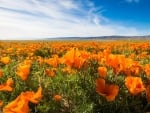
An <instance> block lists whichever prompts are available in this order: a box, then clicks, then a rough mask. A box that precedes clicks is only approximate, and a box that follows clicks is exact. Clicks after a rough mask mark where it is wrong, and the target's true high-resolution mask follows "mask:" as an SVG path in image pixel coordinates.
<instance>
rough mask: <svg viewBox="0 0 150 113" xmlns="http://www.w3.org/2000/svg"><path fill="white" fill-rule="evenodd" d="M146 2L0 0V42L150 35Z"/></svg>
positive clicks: (128, 0)
mask: <svg viewBox="0 0 150 113" xmlns="http://www.w3.org/2000/svg"><path fill="white" fill-rule="evenodd" d="M149 5H150V0H0V40H3V39H17V40H18V39H27V40H28V39H39V38H40V39H41V38H51V37H52V38H53V37H78V36H81V37H87V36H110V35H124V36H127V35H130V36H134V35H150V13H149V11H150V7H149Z"/></svg>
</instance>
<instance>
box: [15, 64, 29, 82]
mask: <svg viewBox="0 0 150 113" xmlns="http://www.w3.org/2000/svg"><path fill="white" fill-rule="evenodd" d="M29 73H30V63H29V62H26V63H23V64H21V65H19V66H18V68H17V72H16V74H17V75H18V76H20V77H21V79H22V80H26V79H27V77H28V75H29Z"/></svg>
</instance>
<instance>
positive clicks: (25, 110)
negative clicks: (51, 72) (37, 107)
mask: <svg viewBox="0 0 150 113" xmlns="http://www.w3.org/2000/svg"><path fill="white" fill-rule="evenodd" d="M41 98H42V88H41V87H39V88H38V91H37V92H36V93H34V92H32V91H26V92H22V93H21V94H20V95H19V96H18V97H17V98H16V99H15V100H14V101H12V102H11V103H9V104H8V105H6V106H5V107H4V108H3V113H29V106H28V103H29V102H32V103H34V104H37V103H38V102H39V100H40V99H41Z"/></svg>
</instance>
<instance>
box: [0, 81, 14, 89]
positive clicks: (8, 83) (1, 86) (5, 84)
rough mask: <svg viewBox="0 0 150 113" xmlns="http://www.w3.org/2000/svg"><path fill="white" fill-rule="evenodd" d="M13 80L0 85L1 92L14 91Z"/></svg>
mask: <svg viewBox="0 0 150 113" xmlns="http://www.w3.org/2000/svg"><path fill="white" fill-rule="evenodd" d="M13 83H14V82H13V80H12V78H9V79H8V80H7V81H6V83H4V84H2V85H0V91H12V90H13V88H12V85H13Z"/></svg>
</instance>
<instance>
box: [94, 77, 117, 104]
mask: <svg viewBox="0 0 150 113" xmlns="http://www.w3.org/2000/svg"><path fill="white" fill-rule="evenodd" d="M96 92H97V93H99V94H100V95H102V96H104V97H106V99H107V101H113V100H114V99H115V97H116V96H117V95H118V92H119V86H117V85H113V84H112V85H111V84H106V83H105V80H104V79H101V78H99V79H97V80H96Z"/></svg>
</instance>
